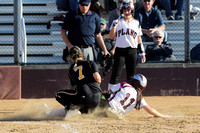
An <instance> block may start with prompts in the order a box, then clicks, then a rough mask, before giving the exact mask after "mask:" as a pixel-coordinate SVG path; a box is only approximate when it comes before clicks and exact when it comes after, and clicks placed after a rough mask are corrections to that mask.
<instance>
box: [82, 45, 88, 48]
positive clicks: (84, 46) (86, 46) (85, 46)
mask: <svg viewBox="0 0 200 133" xmlns="http://www.w3.org/2000/svg"><path fill="white" fill-rule="evenodd" d="M89 47H90V45H81V46H80V48H89Z"/></svg>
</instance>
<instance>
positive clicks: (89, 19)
mask: <svg viewBox="0 0 200 133" xmlns="http://www.w3.org/2000/svg"><path fill="white" fill-rule="evenodd" d="M90 5H91V0H80V1H79V8H78V9H77V10H76V11H69V12H68V13H67V14H66V16H65V19H64V23H63V25H62V30H61V36H62V39H63V41H64V42H65V44H66V45H67V49H68V50H70V49H71V48H72V47H73V46H78V47H80V48H81V50H82V51H83V53H84V58H85V59H86V60H94V54H93V49H92V47H93V46H94V43H95V39H96V41H97V43H98V44H99V46H100V47H101V49H102V50H103V51H104V53H105V56H106V55H107V54H109V53H108V51H107V49H106V47H105V44H104V41H103V38H102V35H101V24H100V18H99V16H98V15H97V14H96V13H95V12H93V11H90V10H89V8H90ZM67 32H68V35H66V33H67Z"/></svg>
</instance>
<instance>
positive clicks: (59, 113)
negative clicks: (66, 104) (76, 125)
mask: <svg viewBox="0 0 200 133" xmlns="http://www.w3.org/2000/svg"><path fill="white" fill-rule="evenodd" d="M49 115H50V116H52V117H65V115H66V111H65V108H62V109H58V110H53V111H52V112H51V113H50V114H49Z"/></svg>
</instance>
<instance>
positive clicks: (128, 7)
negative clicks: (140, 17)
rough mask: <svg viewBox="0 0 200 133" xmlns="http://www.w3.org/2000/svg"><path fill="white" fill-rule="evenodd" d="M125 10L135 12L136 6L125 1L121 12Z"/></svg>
mask: <svg viewBox="0 0 200 133" xmlns="http://www.w3.org/2000/svg"><path fill="white" fill-rule="evenodd" d="M124 9H130V10H133V9H134V5H133V3H132V2H131V1H130V0H125V1H123V2H122V4H121V7H120V10H121V11H122V10H124Z"/></svg>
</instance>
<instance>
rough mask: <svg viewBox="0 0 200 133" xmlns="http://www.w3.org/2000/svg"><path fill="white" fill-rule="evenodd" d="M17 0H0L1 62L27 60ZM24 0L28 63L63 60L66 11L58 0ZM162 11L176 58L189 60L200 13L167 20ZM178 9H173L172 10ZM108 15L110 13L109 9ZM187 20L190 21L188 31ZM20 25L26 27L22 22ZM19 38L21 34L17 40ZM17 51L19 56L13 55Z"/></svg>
mask: <svg viewBox="0 0 200 133" xmlns="http://www.w3.org/2000/svg"><path fill="white" fill-rule="evenodd" d="M19 1H20V0H19ZM19 1H18V2H19ZM14 2H16V1H14V0H0V6H1V10H0V29H1V30H0V39H1V41H0V56H1V58H0V64H7V63H23V62H24V59H23V58H24V55H23V54H24V50H23V47H22V46H23V45H24V43H23V42H24V40H21V39H23V37H21V35H22V34H23V32H19V34H17V33H16V32H17V29H18V30H23V27H18V28H16V25H17V22H16V21H17V20H16V18H15V17H17V13H19V12H17V11H16V10H21V9H20V8H16V7H15V6H16V5H15V4H14ZM22 2H23V10H22V12H23V15H22V17H23V18H24V20H25V29H26V36H27V51H26V52H27V60H25V63H27V64H30V63H42V64H46V63H64V61H63V60H62V53H63V49H64V48H65V46H66V45H65V43H64V42H63V40H62V38H61V35H60V29H61V26H60V24H61V23H62V21H60V20H61V19H62V18H60V15H63V14H65V13H66V11H58V9H57V7H56V0H22ZM19 4H20V3H19ZM185 4H187V2H185ZM190 5H193V6H194V7H199V8H200V1H199V0H198V1H197V0H190V3H189V4H187V5H186V6H187V7H189V6H190ZM161 12H162V16H163V18H164V22H165V26H166V31H167V33H168V42H167V43H168V44H170V46H171V47H172V48H173V50H174V55H175V56H176V61H186V60H185V54H186V51H185V50H186V48H187V46H186V45H189V44H190V46H189V50H190V49H191V48H192V47H194V46H195V45H196V44H198V43H200V15H197V16H196V17H195V19H194V18H193V19H190V18H188V19H187V20H167V18H166V16H165V12H164V11H163V10H162V11H161ZM175 12H176V11H173V13H175ZM184 12H186V11H184ZM107 15H109V12H108V14H107ZM18 19H20V17H18ZM184 19H186V18H184ZM18 21H19V20H18ZM20 22H21V21H20ZM185 22H189V24H190V27H189V33H188V32H187V29H188V27H187V26H186V25H185ZM20 25H21V26H23V24H20ZM14 27H15V28H14ZM14 33H15V34H14ZM186 33H187V34H188V35H189V43H188V44H186V39H185V37H186V36H185V35H186ZM17 35H18V36H17ZM16 37H18V40H17V39H16ZM19 43H20V44H19ZM16 47H17V48H16ZM16 51H18V52H16ZM14 54H18V55H15V56H14ZM16 58H17V59H16Z"/></svg>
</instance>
